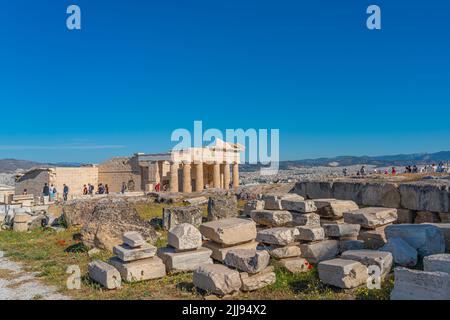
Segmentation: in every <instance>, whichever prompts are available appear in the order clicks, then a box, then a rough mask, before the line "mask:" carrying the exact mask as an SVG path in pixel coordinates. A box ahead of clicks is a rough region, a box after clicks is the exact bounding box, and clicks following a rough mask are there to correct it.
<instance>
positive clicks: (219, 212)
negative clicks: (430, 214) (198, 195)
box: [208, 192, 238, 221]
mask: <svg viewBox="0 0 450 320" xmlns="http://www.w3.org/2000/svg"><path fill="white" fill-rule="evenodd" d="M237 216H238V208H237V198H236V195H235V194H234V193H233V192H227V193H226V194H220V195H214V196H211V197H210V198H209V201H208V221H215V220H220V219H228V218H232V217H237Z"/></svg>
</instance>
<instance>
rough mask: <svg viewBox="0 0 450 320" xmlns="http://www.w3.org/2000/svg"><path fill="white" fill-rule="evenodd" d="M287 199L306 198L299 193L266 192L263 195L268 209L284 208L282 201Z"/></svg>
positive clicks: (265, 206)
mask: <svg viewBox="0 0 450 320" xmlns="http://www.w3.org/2000/svg"><path fill="white" fill-rule="evenodd" d="M286 199H294V200H304V198H303V197H302V196H300V195H298V194H294V193H287V194H265V195H263V197H262V200H263V201H264V209H266V210H283V208H282V205H281V201H282V200H286Z"/></svg>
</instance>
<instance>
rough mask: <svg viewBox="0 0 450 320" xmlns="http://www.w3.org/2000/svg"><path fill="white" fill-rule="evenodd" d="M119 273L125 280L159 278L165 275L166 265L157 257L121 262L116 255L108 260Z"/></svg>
mask: <svg viewBox="0 0 450 320" xmlns="http://www.w3.org/2000/svg"><path fill="white" fill-rule="evenodd" d="M109 263H110V264H111V265H113V266H114V267H115V268H116V269H117V270H118V271H119V273H120V276H121V278H122V279H123V280H124V281H127V282H138V281H145V280H151V279H159V278H162V277H164V276H165V275H166V266H165V265H164V263H163V262H162V260H161V259H160V258H158V257H153V258H148V259H142V260H137V261H131V262H123V261H122V260H120V259H119V258H117V257H113V258H111V259H110V260H109Z"/></svg>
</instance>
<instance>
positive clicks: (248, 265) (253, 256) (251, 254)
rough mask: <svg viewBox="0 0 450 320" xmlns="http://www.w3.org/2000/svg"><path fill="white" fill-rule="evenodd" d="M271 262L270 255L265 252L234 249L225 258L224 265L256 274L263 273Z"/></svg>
mask: <svg viewBox="0 0 450 320" xmlns="http://www.w3.org/2000/svg"><path fill="white" fill-rule="evenodd" d="M269 261H270V255H269V253H268V252H267V251H264V250H262V251H259V250H253V249H232V250H230V251H228V253H227V255H226V256H225V260H224V264H225V265H226V266H228V267H232V268H235V269H238V270H239V271H242V272H247V273H251V274H254V273H258V272H261V271H263V270H264V269H265V268H266V267H267V266H268V265H269Z"/></svg>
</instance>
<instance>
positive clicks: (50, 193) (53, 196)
mask: <svg viewBox="0 0 450 320" xmlns="http://www.w3.org/2000/svg"><path fill="white" fill-rule="evenodd" d="M49 191H50V192H49V195H50V202H53V201H55V197H56V188H55V187H54V186H53V184H52V185H50V190H49Z"/></svg>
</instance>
